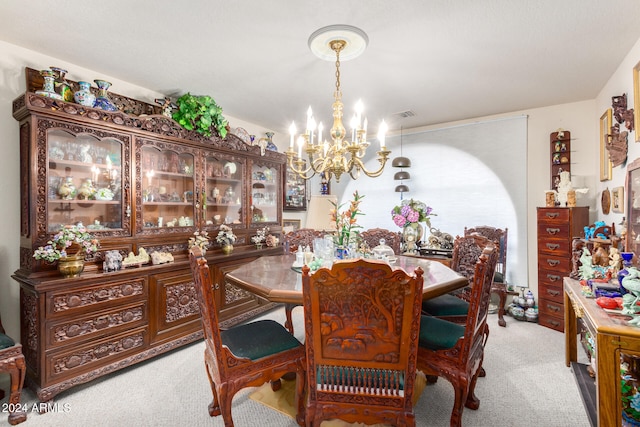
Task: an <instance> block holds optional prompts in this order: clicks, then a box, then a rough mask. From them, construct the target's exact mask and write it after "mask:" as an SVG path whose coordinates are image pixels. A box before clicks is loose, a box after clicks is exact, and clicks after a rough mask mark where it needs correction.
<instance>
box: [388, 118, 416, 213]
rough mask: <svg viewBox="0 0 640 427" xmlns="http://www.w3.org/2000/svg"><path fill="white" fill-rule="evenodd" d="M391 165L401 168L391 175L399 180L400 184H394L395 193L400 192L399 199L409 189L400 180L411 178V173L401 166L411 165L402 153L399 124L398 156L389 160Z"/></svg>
mask: <svg viewBox="0 0 640 427" xmlns="http://www.w3.org/2000/svg"><path fill="white" fill-rule="evenodd" d="M391 166H393V167H394V168H401V170H400V171H399V172H396V173H395V174H394V175H393V179H395V180H396V181H400V184H399V185H397V186H396V193H400V199H401V200H402V196H403V194H402V193H406V192H407V191H409V187H407V186H406V185H404V183H403V182H402V181H403V180H405V179H411V174H410V173H409V172H407V171H406V170H404V169H402V168H409V167H411V160H410V159H409V158H408V157H404V156H403V155H402V126H400V157H396V158H395V159H393V161H392V162H391Z"/></svg>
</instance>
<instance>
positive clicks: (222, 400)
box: [189, 246, 305, 427]
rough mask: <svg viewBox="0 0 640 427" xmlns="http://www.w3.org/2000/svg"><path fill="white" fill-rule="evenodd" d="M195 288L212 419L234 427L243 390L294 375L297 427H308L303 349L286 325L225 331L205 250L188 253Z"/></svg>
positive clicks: (276, 385) (247, 326) (257, 325)
mask: <svg viewBox="0 0 640 427" xmlns="http://www.w3.org/2000/svg"><path fill="white" fill-rule="evenodd" d="M189 261H190V263H191V272H192V274H193V281H194V287H195V291H196V295H197V298H198V304H199V306H200V316H201V320H202V327H203V330H204V340H205V344H206V346H205V351H204V362H205V367H206V370H207V375H208V377H209V383H210V385H211V392H212V394H213V400H212V402H211V403H210V404H209V415H211V416H212V417H213V416H216V415H222V419H223V421H224V425H225V427H233V419H232V416H231V405H232V401H233V396H234V395H235V394H236V393H237V392H238V391H239V390H241V389H243V388H245V387H258V386H260V385H262V384H264V383H265V382H267V381H271V385H272V388H273V389H274V390H277V389H278V388H279V387H280V378H281V377H282V376H283V375H285V374H287V373H289V372H295V373H296V403H297V407H298V416H297V421H298V424H300V425H303V423H304V399H303V396H304V387H305V383H304V382H305V375H304V369H305V350H304V346H303V345H302V344H301V343H300V341H298V340H297V339H296V338H295V337H294V336H293V335H292V334H290V333H289V331H287V330H286V329H285V328H284V326H282V325H280V324H279V323H277V322H275V321H273V320H261V321H256V322H251V323H247V324H243V325H239V326H235V327H233V328H230V329H227V330H224V331H221V330H220V328H219V323H218V308H217V304H216V298H215V297H214V291H213V281H212V276H211V274H210V270H209V266H208V265H207V260H206V258H204V257H203V255H202V250H201V249H200V248H199V247H197V246H194V247H192V248H191V250H190V252H189Z"/></svg>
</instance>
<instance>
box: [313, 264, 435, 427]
mask: <svg viewBox="0 0 640 427" xmlns="http://www.w3.org/2000/svg"><path fill="white" fill-rule="evenodd" d="M422 274H423V271H422V270H421V269H420V268H418V269H416V270H415V274H414V275H413V276H409V275H407V274H406V273H405V272H404V271H403V270H401V269H396V270H392V269H391V268H390V267H389V265H388V264H387V263H385V262H382V261H377V260H365V259H358V260H349V261H340V262H336V263H334V264H333V266H332V267H331V269H328V268H321V269H319V270H318V271H317V272H315V273H314V274H313V275H310V274H309V269H308V268H307V267H304V268H303V276H302V290H303V301H304V321H305V338H306V341H305V342H306V348H307V381H308V382H307V384H309V390H308V397H307V408H306V412H307V422H308V424H307V425H320V422H321V421H322V419H324V418H339V419H342V420H343V421H346V422H351V423H353V422H362V423H365V424H374V423H386V424H391V425H395V426H406V425H411V426H415V416H414V413H413V404H412V397H413V388H414V382H415V376H416V364H415V360H416V359H415V357H416V351H417V345H418V341H417V338H418V333H419V323H420V303H421V300H422V284H423V278H422Z"/></svg>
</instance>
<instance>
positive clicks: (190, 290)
mask: <svg viewBox="0 0 640 427" xmlns="http://www.w3.org/2000/svg"><path fill="white" fill-rule="evenodd" d="M165 292H166V302H167V303H166V304H167V306H166V309H165V310H166V311H165V314H166V318H165V319H166V321H167V323H170V322H176V321H178V320H181V319H184V318H186V317H189V316H194V315H197V314H199V313H200V307H199V306H198V299H197V297H196V291H195V288H194V283H193V281H190V282H188V283H178V284H174V285H167V286H166V287H165Z"/></svg>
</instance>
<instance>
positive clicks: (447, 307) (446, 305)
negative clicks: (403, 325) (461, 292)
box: [422, 294, 469, 317]
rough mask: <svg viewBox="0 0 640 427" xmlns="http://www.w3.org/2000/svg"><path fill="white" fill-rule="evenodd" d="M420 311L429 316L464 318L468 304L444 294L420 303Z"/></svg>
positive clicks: (467, 310)
mask: <svg viewBox="0 0 640 427" xmlns="http://www.w3.org/2000/svg"><path fill="white" fill-rule="evenodd" d="M422 311H423V312H425V313H428V314H430V315H431V316H436V317H441V316H466V315H467V313H468V312H469V303H468V302H467V301H465V300H463V299H462V298H458V297H457V296H455V295H451V294H444V295H440V296H438V297H435V298H430V299H427V300H424V301H422Z"/></svg>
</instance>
